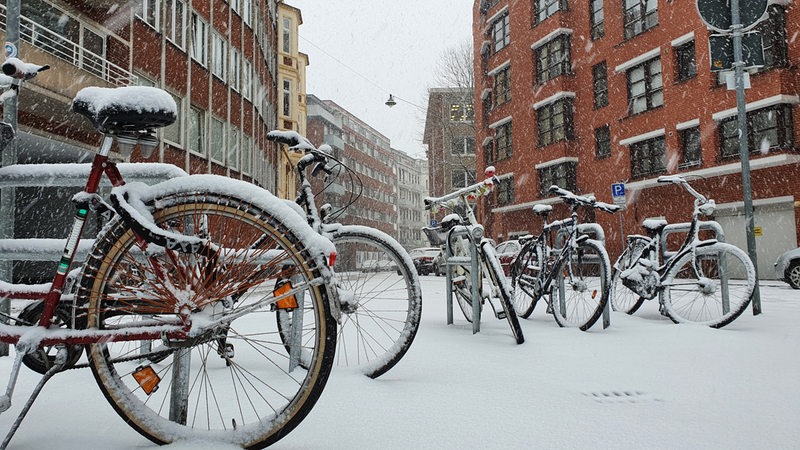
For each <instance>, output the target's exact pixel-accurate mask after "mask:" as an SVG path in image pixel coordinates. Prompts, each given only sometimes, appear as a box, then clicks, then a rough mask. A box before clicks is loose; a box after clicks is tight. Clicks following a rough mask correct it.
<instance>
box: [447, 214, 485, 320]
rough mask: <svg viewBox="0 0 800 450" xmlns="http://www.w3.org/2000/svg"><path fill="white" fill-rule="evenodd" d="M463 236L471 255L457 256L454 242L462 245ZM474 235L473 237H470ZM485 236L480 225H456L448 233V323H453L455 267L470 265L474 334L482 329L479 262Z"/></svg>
mask: <svg viewBox="0 0 800 450" xmlns="http://www.w3.org/2000/svg"><path fill="white" fill-rule="evenodd" d="M461 237H466V241H467V242H469V257H466V256H455V254H454V253H455V252H454V251H453V245H454V243H455V244H457V245H461V244H460V243H458V242H454V241H457V240H458V239H459V238H461ZM470 237H472V238H470ZM482 238H483V227H482V226H480V225H456V226H455V227H453V229H452V230H450V232H448V233H447V242H446V245H445V266H446V267H447V270H446V271H445V284H446V285H447V288H448V289H447V324H448V325H452V324H453V289H452V287H453V269H454V268H455V267H458V266H466V265H469V267H470V272H469V273H470V278H471V282H472V284H471V286H470V295H471V298H472V334H475V333H477V332H479V331H481V303H480V302H481V292H480V277H481V274H480V272H479V271H480V264H479V262H478V244H476V242H480V241H481V239H482Z"/></svg>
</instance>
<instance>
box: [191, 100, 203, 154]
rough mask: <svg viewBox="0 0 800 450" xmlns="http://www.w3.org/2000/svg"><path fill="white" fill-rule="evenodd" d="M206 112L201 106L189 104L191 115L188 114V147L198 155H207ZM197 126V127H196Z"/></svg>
mask: <svg viewBox="0 0 800 450" xmlns="http://www.w3.org/2000/svg"><path fill="white" fill-rule="evenodd" d="M205 117H206V114H205V110H204V109H203V108H199V107H197V106H194V105H189V115H188V118H189V119H188V121H187V122H188V123H187V128H188V141H187V142H186V147H187V148H188V149H189V152H191V153H194V154H196V155H201V156H205V155H206V145H205V137H206V123H205V122H206V120H205ZM195 118H197V119H195ZM195 126H196V127H197V128H196V129H195ZM196 145H198V146H199V147H200V148H199V149H197V148H195V146H196Z"/></svg>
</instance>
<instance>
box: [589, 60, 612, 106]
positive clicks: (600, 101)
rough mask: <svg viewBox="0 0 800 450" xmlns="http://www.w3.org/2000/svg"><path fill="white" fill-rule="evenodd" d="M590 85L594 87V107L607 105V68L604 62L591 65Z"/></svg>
mask: <svg viewBox="0 0 800 450" xmlns="http://www.w3.org/2000/svg"><path fill="white" fill-rule="evenodd" d="M592 86H593V89H594V108H595V109H599V108H602V107H604V106H608V70H607V69H606V62H605V61H603V62H601V63H600V64H597V65H595V66H594V67H592Z"/></svg>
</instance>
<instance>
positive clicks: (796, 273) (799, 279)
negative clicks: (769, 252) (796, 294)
mask: <svg viewBox="0 0 800 450" xmlns="http://www.w3.org/2000/svg"><path fill="white" fill-rule="evenodd" d="M775 276H776V277H778V279H779V280H783V281H785V282H787V283H789V286H791V287H792V288H794V289H800V247H798V248H796V249H794V250H789V251H788V252H786V253H784V254H782V255H781V256H780V257H778V260H777V261H776V262H775Z"/></svg>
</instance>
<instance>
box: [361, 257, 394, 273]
mask: <svg viewBox="0 0 800 450" xmlns="http://www.w3.org/2000/svg"><path fill="white" fill-rule="evenodd" d="M393 270H397V265H396V264H395V263H394V262H392V261H389V260H385V259H368V260H366V261H364V262H363V263H361V271H362V272H391V271H393Z"/></svg>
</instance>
